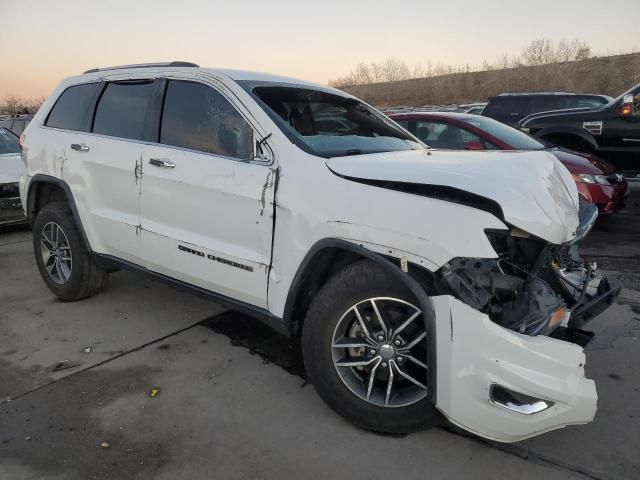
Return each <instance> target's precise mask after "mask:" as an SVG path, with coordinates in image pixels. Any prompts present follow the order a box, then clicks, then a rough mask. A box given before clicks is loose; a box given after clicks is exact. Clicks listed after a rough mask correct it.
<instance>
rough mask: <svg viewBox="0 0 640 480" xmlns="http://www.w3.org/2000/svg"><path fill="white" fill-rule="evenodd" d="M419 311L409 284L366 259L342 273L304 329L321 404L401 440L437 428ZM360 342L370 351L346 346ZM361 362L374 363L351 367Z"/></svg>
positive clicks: (314, 304)
mask: <svg viewBox="0 0 640 480" xmlns="http://www.w3.org/2000/svg"><path fill="white" fill-rule="evenodd" d="M416 305H418V302H417V301H416V300H415V299H414V298H413V296H412V295H411V293H409V292H408V290H407V289H406V287H404V285H402V284H401V283H400V282H399V281H397V280H396V279H394V278H392V277H390V276H389V274H388V272H386V271H385V270H384V269H383V268H382V267H380V266H379V265H377V264H375V263H373V262H371V261H368V260H366V261H361V262H358V263H355V264H352V265H349V266H347V267H346V268H344V269H343V270H342V271H340V272H338V273H337V274H336V275H335V276H334V277H332V278H331V279H330V280H329V281H328V282H327V283H326V284H325V285H324V286H323V287H322V289H321V290H320V291H319V292H318V294H317V295H316V297H315V299H314V300H313V302H312V304H311V306H310V308H309V311H308V313H307V316H306V319H305V322H304V325H303V330H302V351H303V356H304V363H305V368H306V371H307V374H308V375H309V379H310V380H311V383H312V384H313V385H314V387H315V389H316V390H317V392H318V394H319V395H320V396H321V397H322V399H323V400H324V401H325V402H326V403H327V404H328V405H329V406H330V407H331V408H332V409H333V410H335V411H336V412H337V413H339V414H340V415H342V416H343V417H344V418H346V419H347V420H349V421H350V422H352V423H354V424H356V425H358V426H360V427H363V428H366V429H369V430H374V431H378V432H385V433H396V434H399V433H408V432H412V431H416V430H420V429H423V428H427V427H430V426H433V425H436V424H438V423H439V421H440V419H441V417H440V415H439V413H438V411H437V410H436V408H435V406H434V404H433V403H432V401H431V399H430V393H431V387H430V386H429V385H428V383H427V377H428V375H427V369H428V368H429V366H428V365H427V362H428V360H427V355H426V349H427V348H428V347H427V345H428V342H427V341H426V339H425V337H424V336H423V334H424V332H425V328H424V317H423V314H422V313H420V310H419V309H418V308H417V307H416ZM354 306H355V309H354ZM356 310H357V313H356ZM376 311H379V312H380V316H381V317H382V318H383V319H384V322H383V323H386V328H384V327H382V324H381V323H380V322H379V321H378V320H377V319H378V318H379V317H378V316H377V313H376ZM414 315H418V316H416V317H414ZM359 317H360V319H361V320H362V322H361V321H360V319H359ZM411 317H414V320H409V319H410V318H411ZM407 320H409V321H408V322H407ZM405 323H406V325H405V326H404V327H402V325H403V324H405ZM363 324H364V327H362V325H363ZM395 332H398V333H397V334H396V333H395ZM418 337H421V338H420V339H419V340H418V342H416V345H415V346H414V347H411V349H409V350H403V348H404V349H406V348H407V347H409V346H410V344H411V343H413V342H414V341H415V339H416V338H418ZM372 340H373V341H372ZM360 343H364V344H366V346H360V347H356V348H350V347H344V346H342V345H345V344H360ZM336 345H340V346H338V347H336ZM414 360H416V361H418V362H420V363H422V366H419V365H418V364H417V363H414ZM363 362H365V363H366V362H369V363H368V365H366V366H362V365H359V366H357V367H350V366H349V365H350V364H351V363H363ZM345 364H346V365H345ZM374 367H375V368H374ZM403 373H404V374H405V375H409V376H410V377H411V378H413V379H414V380H416V381H418V383H419V384H420V385H422V386H420V385H418V384H416V383H414V382H413V381H410V380H408V379H407V377H406V376H404V375H403ZM372 377H373V380H371V378H372ZM390 377H392V382H391V385H392V386H391V392H390V390H389V378H390ZM389 392H390V393H389Z"/></svg>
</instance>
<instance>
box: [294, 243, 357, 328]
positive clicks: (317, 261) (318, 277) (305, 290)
mask: <svg viewBox="0 0 640 480" xmlns="http://www.w3.org/2000/svg"><path fill="white" fill-rule="evenodd" d="M365 258H366V257H363V256H361V255H358V254H357V253H355V252H350V251H348V250H345V249H342V248H339V247H327V248H324V249H322V250H320V251H319V252H317V253H315V255H313V257H312V258H311V259H310V260H309V261H307V262H306V264H305V265H304V267H303V268H304V270H303V272H302V273H298V274H297V275H296V280H297V286H296V290H295V292H294V293H293V295H294V297H293V300H292V304H291V305H290V306H289V305H287V308H286V310H287V311H288V315H287V318H286V319H285V320H286V321H287V323H288V325H289V330H290V332H291V335H292V336H294V337H298V336H300V333H301V331H302V324H303V322H304V317H305V315H306V313H307V310H308V309H309V306H310V305H311V302H312V301H313V299H314V297H315V296H316V294H317V293H318V291H319V290H320V289H321V288H322V286H323V285H324V284H325V283H327V281H329V279H330V278H331V277H332V276H333V275H335V274H336V273H338V272H339V271H340V270H342V269H343V268H344V267H346V266H347V265H350V264H352V263H355V262H357V261H359V260H364V259H365ZM296 280H294V282H296ZM287 303H289V302H287Z"/></svg>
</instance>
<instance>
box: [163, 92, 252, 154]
mask: <svg viewBox="0 0 640 480" xmlns="http://www.w3.org/2000/svg"><path fill="white" fill-rule="evenodd" d="M252 142H253V134H252V129H251V127H250V126H249V124H248V123H247V122H246V121H245V120H244V118H242V116H241V115H240V114H239V113H238V111H237V110H236V109H235V108H234V107H233V105H231V103H229V101H228V100H227V99H226V98H224V97H223V96H222V95H221V94H220V93H218V92H217V91H215V90H214V89H212V88H210V87H208V86H206V85H202V84H200V83H195V82H185V81H178V80H172V81H169V85H168V86H167V93H166V96H165V100H164V108H163V112H162V124H161V128H160V143H163V144H165V145H172V146H176V147H184V148H190V149H193V150H199V151H202V152H208V153H214V154H217V155H224V156H227V157H233V158H239V159H242V160H250V159H251V156H252V152H253V145H252Z"/></svg>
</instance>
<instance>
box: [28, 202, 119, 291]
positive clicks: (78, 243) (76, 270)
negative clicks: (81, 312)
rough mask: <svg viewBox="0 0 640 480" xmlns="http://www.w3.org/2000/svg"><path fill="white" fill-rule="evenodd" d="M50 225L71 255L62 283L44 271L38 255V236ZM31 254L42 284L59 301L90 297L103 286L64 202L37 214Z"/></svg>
mask: <svg viewBox="0 0 640 480" xmlns="http://www.w3.org/2000/svg"><path fill="white" fill-rule="evenodd" d="M52 222H53V223H54V224H56V225H57V226H59V227H60V229H62V231H63V233H64V235H65V236H66V239H67V240H68V247H69V250H70V252H71V256H72V267H71V269H70V274H69V278H68V279H67V280H66V281H63V282H62V280H61V279H58V281H55V280H54V278H53V276H52V274H50V273H49V272H48V271H47V268H46V267H45V260H44V258H43V254H42V244H41V239H42V237H41V235H42V233H43V229H44V228H45V226H47V225H50V224H51V223H52ZM48 228H49V227H48ZM33 252H34V255H35V257H36V263H37V265H38V270H40V275H41V276H42V279H43V280H44V283H45V284H46V285H47V287H49V290H51V291H52V292H53V293H54V294H55V295H56V296H57V297H58V298H60V299H61V300H64V301H69V302H70V301H74V300H80V299H82V298H86V297H90V296H92V295H95V294H96V293H98V292H99V291H100V290H101V289H102V288H103V287H104V285H105V284H106V281H107V272H106V271H105V269H104V268H102V267H101V266H100V265H98V264H97V263H96V262H95V261H94V259H93V258H92V257H91V255H90V253H89V252H88V251H87V248H86V246H85V243H84V241H83V239H82V237H81V235H80V232H79V230H78V226H77V225H76V222H75V220H74V218H73V214H72V213H71V210H70V209H69V205H68V204H67V203H66V202H54V203H50V204H48V205H45V206H44V207H43V208H42V210H40V212H38V216H37V217H36V220H35V222H34V224H33ZM60 282H62V283H60Z"/></svg>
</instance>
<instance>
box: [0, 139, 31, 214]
mask: <svg viewBox="0 0 640 480" xmlns="http://www.w3.org/2000/svg"><path fill="white" fill-rule="evenodd" d="M23 174H24V162H23V161H22V159H21V158H20V145H19V143H18V137H17V136H15V135H14V134H13V133H12V132H10V131H9V130H7V129H6V128H4V127H0V225H11V224H15V223H22V222H25V221H26V217H25V216H24V211H23V209H22V203H21V202H20V192H19V191H18V180H19V178H20V176H21V175H23Z"/></svg>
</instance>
